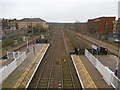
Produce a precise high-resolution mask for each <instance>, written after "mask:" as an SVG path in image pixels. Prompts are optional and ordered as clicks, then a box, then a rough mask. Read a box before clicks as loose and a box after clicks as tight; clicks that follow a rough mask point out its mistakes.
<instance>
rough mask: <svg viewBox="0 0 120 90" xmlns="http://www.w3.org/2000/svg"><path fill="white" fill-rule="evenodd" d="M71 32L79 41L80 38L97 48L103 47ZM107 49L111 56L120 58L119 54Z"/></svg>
mask: <svg viewBox="0 0 120 90" xmlns="http://www.w3.org/2000/svg"><path fill="white" fill-rule="evenodd" d="M67 32H68V31H67ZM69 32H71V33H72V34H74V35H76V37H77V38H78V39H79V38H82V39H84V40H86V41H87V42H89V43H91V44H94V45H96V46H97V47H101V45H98V44H96V43H94V42H92V41H89V40H87V39H85V38H83V37H82V36H80V35H78V34H77V33H75V32H73V31H69ZM102 47H104V46H102ZM104 48H106V47H104ZM107 49H108V53H109V54H112V55H115V56H117V57H118V54H117V53H116V52H112V50H109V48H107Z"/></svg>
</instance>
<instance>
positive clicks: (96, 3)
mask: <svg viewBox="0 0 120 90" xmlns="http://www.w3.org/2000/svg"><path fill="white" fill-rule="evenodd" d="M118 1H119V0H0V18H3V17H4V18H8V19H9V18H11V19H13V18H17V19H21V18H24V17H28V18H30V17H32V18H36V17H37V18H42V19H44V20H46V21H58V22H75V21H76V20H77V21H87V19H90V18H97V17H101V16H116V17H118V15H117V14H118Z"/></svg>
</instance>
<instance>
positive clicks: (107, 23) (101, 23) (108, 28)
mask: <svg viewBox="0 0 120 90" xmlns="http://www.w3.org/2000/svg"><path fill="white" fill-rule="evenodd" d="M115 23H116V22H115V17H100V18H95V19H89V20H88V22H87V24H88V26H89V27H90V26H91V27H92V28H93V29H94V30H95V32H96V33H104V34H108V33H110V32H114V29H115V28H114V26H115ZM91 30H92V29H91Z"/></svg>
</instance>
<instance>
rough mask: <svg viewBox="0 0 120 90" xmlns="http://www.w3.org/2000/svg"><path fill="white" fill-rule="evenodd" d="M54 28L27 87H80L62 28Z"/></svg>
mask: <svg viewBox="0 0 120 90" xmlns="http://www.w3.org/2000/svg"><path fill="white" fill-rule="evenodd" d="M55 29H56V30H55V31H54V32H53V37H52V40H51V46H50V47H49V49H48V51H47V54H46V55H45V57H44V58H43V61H42V62H41V64H40V66H39V67H38V70H37V72H36V74H35V75H34V77H33V79H32V81H31V83H30V85H29V87H28V88H71V89H75V88H81V85H80V82H79V79H78V76H77V74H76V71H75V68H74V65H73V63H72V60H71V58H70V54H69V46H68V44H67V42H66V38H65V34H64V31H63V28H62V27H59V28H55Z"/></svg>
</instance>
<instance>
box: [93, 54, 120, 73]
mask: <svg viewBox="0 0 120 90" xmlns="http://www.w3.org/2000/svg"><path fill="white" fill-rule="evenodd" d="M94 56H95V57H96V58H98V60H99V61H100V62H101V63H102V64H103V65H104V66H107V67H109V69H110V70H112V71H113V72H115V70H116V66H117V61H118V57H117V56H115V55H111V54H108V55H94Z"/></svg>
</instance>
